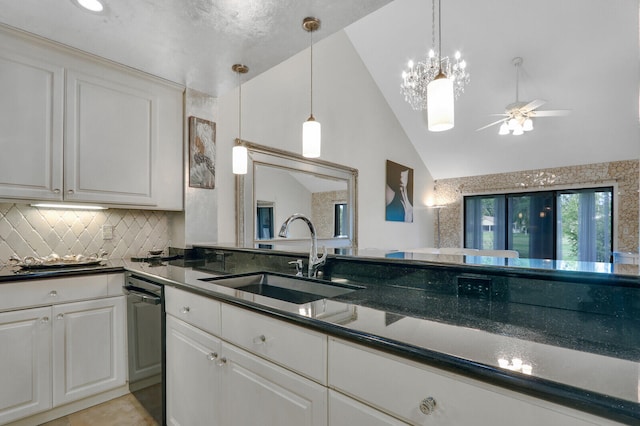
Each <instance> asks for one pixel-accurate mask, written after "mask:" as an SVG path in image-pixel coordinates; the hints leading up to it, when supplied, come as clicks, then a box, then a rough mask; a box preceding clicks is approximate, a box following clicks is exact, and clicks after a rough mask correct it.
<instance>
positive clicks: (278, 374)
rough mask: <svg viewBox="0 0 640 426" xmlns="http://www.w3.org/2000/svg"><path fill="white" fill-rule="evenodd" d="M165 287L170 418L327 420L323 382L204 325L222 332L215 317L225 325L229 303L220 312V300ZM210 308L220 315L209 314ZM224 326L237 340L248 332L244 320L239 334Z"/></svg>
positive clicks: (278, 422)
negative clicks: (215, 333)
mask: <svg viewBox="0 0 640 426" xmlns="http://www.w3.org/2000/svg"><path fill="white" fill-rule="evenodd" d="M165 290H168V291H165V296H166V306H167V317H166V325H167V327H166V348H167V352H166V353H167V359H166V361H167V369H166V371H167V424H169V425H183V426H186V425H188V426H198V425H223V426H234V425H238V426H250V425H261V426H263V425H264V426H287V425H291V426H305V425H307V426H326V425H327V388H326V387H325V386H323V385H322V384H319V383H317V382H315V381H313V380H310V379H308V378H306V377H303V376H302V375H300V374H297V373H295V372H294V371H291V369H290V368H287V366H286V365H283V364H282V363H279V364H280V365H278V364H275V363H274V362H271V361H270V360H269V359H265V358H264V357H262V356H258V355H257V354H256V353H250V352H248V351H245V350H243V349H241V348H239V347H237V346H236V345H234V344H231V343H230V342H228V341H225V340H223V339H221V338H219V337H218V336H214V335H213V334H210V333H211V332H210V331H204V330H202V329H201V328H203V327H206V328H207V330H216V329H218V330H219V329H220V327H219V325H220V324H216V321H217V318H219V321H220V322H221V323H222V324H224V323H225V315H224V312H225V309H224V308H227V307H228V306H227V305H225V304H223V305H222V308H223V309H222V315H219V316H216V315H217V314H219V313H220V312H221V310H220V303H219V302H217V301H214V300H210V299H209V300H203V298H202V297H201V296H197V295H194V294H191V293H188V292H185V291H181V290H177V289H175V288H170V287H167V288H166V289H165ZM207 312H208V313H216V314H214V315H205V313H207ZM176 316H179V317H180V319H178V318H176ZM205 318H208V320H207V321H204V319H205ZM262 318H264V319H265V320H267V319H268V318H267V317H262ZM257 320H258V321H259V318H258V319H257ZM282 324H283V326H286V327H291V328H292V329H298V328H299V327H296V326H292V325H290V324H285V323H282ZM245 325H247V324H245ZM251 326H255V324H251ZM226 330H227V332H226V333H228V337H229V338H230V339H233V340H238V339H240V338H241V337H240V336H245V335H246V333H247V330H246V329H244V327H243V325H242V324H238V328H237V330H236V331H237V333H238V335H237V336H235V335H234V332H233V331H232V329H230V328H226ZM269 336H271V334H269ZM225 337H226V336H225ZM270 338H271V337H267V338H265V339H262V340H265V341H269V339H270ZM258 340H259V341H262V340H261V339H258ZM274 340H277V339H276V338H274ZM259 346H260V347H261V346H262V345H259ZM294 349H295V348H294ZM292 353H295V350H292ZM312 369H313V370H315V369H316V367H312Z"/></svg>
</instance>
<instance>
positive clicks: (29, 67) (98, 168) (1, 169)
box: [0, 27, 184, 210]
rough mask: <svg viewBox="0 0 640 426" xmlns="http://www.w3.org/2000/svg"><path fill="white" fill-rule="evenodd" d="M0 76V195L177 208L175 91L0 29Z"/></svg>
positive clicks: (178, 109)
mask: <svg viewBox="0 0 640 426" xmlns="http://www.w3.org/2000/svg"><path fill="white" fill-rule="evenodd" d="M0 77H1V78H0V90H2V93H3V96H2V97H0V114H1V115H2V116H1V117H0V150H1V151H0V152H2V155H1V156H0V199H2V198H4V199H22V200H27V201H31V200H56V201H71V202H87V203H99V204H109V205H116V206H123V207H138V208H149V209H151V208H153V209H161V210H181V209H182V207H183V203H182V199H183V171H182V170H183V169H182V164H183V116H184V114H183V92H184V89H183V88H182V87H180V86H177V85H174V84H170V83H168V82H165V81H163V80H160V79H158V78H155V77H152V76H149V75H145V74H142V73H140V72H136V71H133V70H130V69H128V68H125V67H122V66H119V65H115V64H113V63H110V62H107V61H104V60H101V59H97V58H95V57H93V56H90V55H85V54H82V53H78V52H76V51H73V50H70V49H65V48H61V47H59V46H58V45H53V44H49V43H47V42H44V41H41V40H38V39H35V38H31V37H28V36H25V35H22V34H17V33H14V32H12V31H10V30H8V29H3V28H1V27H0Z"/></svg>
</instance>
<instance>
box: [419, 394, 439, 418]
mask: <svg viewBox="0 0 640 426" xmlns="http://www.w3.org/2000/svg"><path fill="white" fill-rule="evenodd" d="M435 409H436V400H435V399H433V398H432V397H430V396H429V397H427V398H425V399H423V400H422V401H421V402H420V411H422V413H423V414H426V415H427V416H428V415H429V414H431V413H433V412H434V411H435Z"/></svg>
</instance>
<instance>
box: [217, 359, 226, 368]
mask: <svg viewBox="0 0 640 426" xmlns="http://www.w3.org/2000/svg"><path fill="white" fill-rule="evenodd" d="M226 363H227V358H225V357H222V358H220V359H219V360H218V365H219V366H220V367H222V366H223V365H225V364H226Z"/></svg>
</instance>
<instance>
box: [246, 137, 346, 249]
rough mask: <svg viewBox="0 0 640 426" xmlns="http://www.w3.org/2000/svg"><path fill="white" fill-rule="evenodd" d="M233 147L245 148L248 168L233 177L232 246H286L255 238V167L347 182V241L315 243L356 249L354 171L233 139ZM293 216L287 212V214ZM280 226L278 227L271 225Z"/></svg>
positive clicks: (320, 241) (323, 240) (335, 240)
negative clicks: (233, 239) (233, 221)
mask: <svg viewBox="0 0 640 426" xmlns="http://www.w3.org/2000/svg"><path fill="white" fill-rule="evenodd" d="M235 143H236V145H242V146H244V147H246V148H247V153H248V165H247V174H246V175H236V244H237V245H238V247H251V248H255V247H257V245H258V244H286V241H298V242H299V240H294V239H291V240H284V239H270V240H257V239H256V238H255V232H254V230H255V228H256V215H255V214H254V210H255V209H254V205H255V200H254V188H255V173H254V171H255V166H256V165H261V166H272V167H276V168H279V169H284V170H290V171H295V172H302V173H309V174H312V175H316V176H319V177H323V178H328V179H341V180H345V181H346V182H347V205H348V206H349V208H348V209H347V216H348V219H347V223H348V229H349V233H348V237H347V238H345V237H338V238H323V239H318V241H319V242H318V244H319V246H321V245H323V244H326V243H329V242H332V243H334V246H332V247H344V248H348V247H350V248H356V247H357V246H358V170H357V169H354V168H351V167H347V166H343V165H341V164H336V163H331V162H329V161H325V160H321V159H317V158H306V157H303V156H302V155H300V154H296V153H294V152H290V151H284V150H281V149H277V148H271V147H267V146H264V145H258V144H255V143H252V142H248V141H244V140H240V139H236V140H235ZM293 213H296V212H291V214H293ZM274 225H276V227H277V226H280V225H279V224H274Z"/></svg>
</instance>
